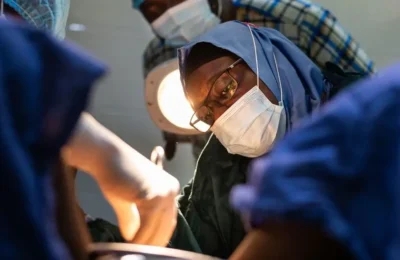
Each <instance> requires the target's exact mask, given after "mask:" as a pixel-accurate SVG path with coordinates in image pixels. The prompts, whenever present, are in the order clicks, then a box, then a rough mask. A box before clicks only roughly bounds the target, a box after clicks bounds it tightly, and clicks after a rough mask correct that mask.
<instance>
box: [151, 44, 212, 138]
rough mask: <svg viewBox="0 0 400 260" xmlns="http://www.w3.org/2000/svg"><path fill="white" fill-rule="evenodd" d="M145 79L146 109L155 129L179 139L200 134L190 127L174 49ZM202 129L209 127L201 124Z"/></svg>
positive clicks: (188, 113)
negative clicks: (176, 136) (182, 136)
mask: <svg viewBox="0 0 400 260" xmlns="http://www.w3.org/2000/svg"><path fill="white" fill-rule="evenodd" d="M150 46H151V45H150ZM171 48H172V47H171ZM172 49H174V48H172ZM147 51H149V50H147ZM145 56H147V55H146V53H145ZM145 74H146V73H145ZM145 78H146V80H145V81H146V83H145V84H146V88H145V96H146V103H147V109H148V111H149V114H150V117H151V118H152V120H153V121H154V123H155V124H156V125H157V127H158V128H160V129H161V130H163V131H166V132H168V133H174V134H179V135H199V134H203V133H201V132H199V131H197V130H196V129H194V128H193V127H192V126H191V125H190V119H191V117H192V115H193V114H194V111H193V109H192V107H191V106H190V103H189V102H188V100H187V99H186V97H185V93H184V90H183V87H182V84H181V80H180V74H179V68H178V59H177V57H176V49H174V54H172V53H171V55H169V56H168V55H167V56H165V58H164V59H160V60H158V62H156V64H154V66H152V68H151V69H149V71H148V72H147V74H146V76H145ZM204 128H205V129H208V128H209V127H207V125H205V124H204ZM200 130H201V129H200Z"/></svg>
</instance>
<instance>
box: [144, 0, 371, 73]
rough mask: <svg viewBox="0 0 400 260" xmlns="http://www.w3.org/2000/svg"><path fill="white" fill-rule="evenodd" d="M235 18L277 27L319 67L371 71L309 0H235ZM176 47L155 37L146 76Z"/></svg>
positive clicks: (360, 52)
mask: <svg viewBox="0 0 400 260" xmlns="http://www.w3.org/2000/svg"><path fill="white" fill-rule="evenodd" d="M233 3H234V5H235V6H237V7H238V9H237V14H236V20H239V21H243V22H249V23H252V24H255V25H257V26H264V27H269V28H274V29H276V30H278V31H280V32H281V33H282V34H283V35H285V36H286V37H288V38H289V39H290V40H291V41H293V42H294V43H295V44H296V45H297V46H298V47H299V48H300V49H301V50H303V51H304V52H305V53H306V54H307V56H308V57H310V58H311V59H312V60H313V61H314V63H316V64H317V65H318V66H319V67H320V68H324V67H325V63H326V62H328V61H331V62H333V63H335V64H338V65H340V66H341V67H342V68H343V69H345V70H350V71H355V72H361V73H371V72H373V71H374V63H373V61H372V60H370V59H369V58H368V56H367V54H366V53H365V52H364V50H363V49H361V48H360V45H359V44H358V43H357V42H356V41H355V40H354V39H353V37H352V36H351V35H350V34H349V33H347V32H346V31H345V30H344V29H343V27H342V26H341V25H340V24H339V23H338V22H337V19H336V18H335V16H334V15H333V14H332V13H330V12H329V11H328V10H326V9H324V8H323V7H321V6H319V5H317V4H313V3H311V2H309V1H307V0H233ZM176 56H177V52H176V47H170V46H167V45H165V44H164V42H163V40H161V39H159V38H154V39H153V40H152V41H151V42H150V43H149V45H148V46H147V48H146V50H145V53H144V55H143V69H144V70H143V73H144V77H146V76H147V74H148V73H149V72H150V71H151V70H152V69H153V68H154V67H156V66H157V65H159V64H161V63H163V62H165V61H167V60H170V59H173V58H176Z"/></svg>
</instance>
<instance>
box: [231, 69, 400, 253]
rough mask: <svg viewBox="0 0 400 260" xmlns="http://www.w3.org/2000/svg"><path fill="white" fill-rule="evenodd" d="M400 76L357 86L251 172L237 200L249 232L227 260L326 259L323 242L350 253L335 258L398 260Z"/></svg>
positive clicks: (388, 73) (393, 72) (389, 74)
mask: <svg viewBox="0 0 400 260" xmlns="http://www.w3.org/2000/svg"><path fill="white" fill-rule="evenodd" d="M399 72H400V63H397V64H395V65H393V66H390V67H388V68H386V69H384V70H381V71H380V72H379V73H378V74H377V75H376V76H375V77H372V78H370V79H368V80H363V81H361V82H359V83H357V84H356V85H355V86H353V87H351V88H350V89H349V90H348V91H345V92H344V93H343V94H341V95H339V96H338V97H337V98H336V99H335V100H334V101H332V102H331V103H330V104H328V105H326V106H325V107H323V108H322V109H321V111H320V112H319V113H318V114H317V115H315V117H312V118H310V119H307V120H306V121H304V122H302V124H301V126H300V127H299V128H298V129H295V130H293V131H292V132H291V133H290V134H288V135H287V136H286V137H285V139H284V140H282V142H280V143H279V144H277V145H276V146H275V147H274V149H273V150H272V151H271V153H270V154H269V155H268V156H265V157H262V158H260V159H258V160H256V161H255V162H254V163H253V164H252V167H251V170H250V172H249V173H248V174H249V178H248V181H247V183H246V184H244V185H238V186H236V187H235V188H234V189H233V190H232V193H231V202H232V205H233V207H234V208H235V209H236V210H238V211H239V212H240V213H241V215H242V216H243V219H244V220H245V222H246V223H247V224H248V226H249V230H250V232H249V234H248V235H247V237H246V239H245V241H243V243H242V244H241V245H240V246H239V248H238V249H237V251H236V252H235V253H234V254H233V256H232V257H231V258H230V259H232V260H236V259H327V256H328V255H326V253H325V252H323V251H322V250H320V249H319V248H318V246H316V245H315V244H312V241H318V240H320V241H321V240H322V241H324V244H325V246H329V244H330V245H331V246H330V247H333V246H334V244H335V243H336V246H337V245H340V247H341V251H342V252H346V251H347V252H349V253H351V257H352V258H349V257H347V258H342V257H338V258H336V259H359V260H370V259H385V260H394V259H400V244H399V240H398V238H399V236H400V229H399V221H398V220H399V218H400V216H399V212H400V195H399V189H398V184H399V180H400V161H399V159H400V100H399V98H398V97H399V96H400V76H399ZM376 97H379V98H378V99H377V98H376ZM298 244H301V245H302V246H303V248H302V250H298V249H300V248H298V249H294V247H293V245H298ZM319 244H321V243H318V245H319ZM338 249H339V248H338ZM338 252H339V251H338Z"/></svg>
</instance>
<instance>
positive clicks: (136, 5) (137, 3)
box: [132, 0, 144, 9]
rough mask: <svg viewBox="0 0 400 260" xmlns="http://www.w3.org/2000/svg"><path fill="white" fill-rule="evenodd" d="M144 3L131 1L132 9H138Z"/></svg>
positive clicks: (142, 0) (141, 0)
mask: <svg viewBox="0 0 400 260" xmlns="http://www.w3.org/2000/svg"><path fill="white" fill-rule="evenodd" d="M143 2H144V0H132V6H133V8H134V9H139V7H140V5H141V4H142V3H143Z"/></svg>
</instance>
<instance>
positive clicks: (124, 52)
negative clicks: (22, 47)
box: [67, 0, 400, 222]
mask: <svg viewBox="0 0 400 260" xmlns="http://www.w3.org/2000/svg"><path fill="white" fill-rule="evenodd" d="M317 2H319V3H321V4H323V5H324V6H325V7H327V8H329V9H330V10H332V12H333V13H334V14H336V16H337V17H338V18H339V20H340V22H341V24H342V25H344V26H345V27H346V28H347V29H348V30H350V31H351V32H352V33H353V36H354V37H355V38H356V39H357V40H358V41H359V42H361V43H362V46H363V48H364V49H365V50H366V51H367V53H368V54H369V55H370V57H372V58H373V59H374V60H375V61H376V63H377V65H378V66H380V67H381V66H384V65H387V64H390V63H392V62H393V61H395V60H398V59H400V48H399V46H400V29H399V28H400V27H399V24H400V14H399V10H400V2H399V1H398V0H380V1H376V0H334V1H333V0H320V1H317ZM69 22H70V23H82V24H84V25H86V26H87V31H85V32H69V33H68V35H67V37H68V38H69V39H70V40H73V41H76V42H77V43H79V44H80V45H82V46H84V47H85V48H86V49H88V50H90V51H91V52H92V53H94V54H95V55H96V56H98V57H99V58H101V59H102V60H104V61H106V62H107V63H108V64H109V66H110V69H111V73H110V74H109V76H108V77H107V78H106V79H105V80H104V81H103V82H101V84H100V85H99V86H98V88H97V90H96V92H95V95H94V96H93V101H92V106H91V111H92V113H93V115H94V116H95V117H96V118H97V119H98V120H99V121H100V122H101V123H103V124H104V125H105V126H107V127H108V128H110V129H111V130H112V131H114V132H115V133H116V134H117V135H119V136H120V137H121V138H122V139H124V140H125V141H126V142H128V143H129V144H130V145H132V146H133V147H134V148H135V149H137V150H138V151H140V152H141V153H143V154H144V155H146V156H149V154H150V152H151V150H152V148H153V147H154V146H155V145H159V144H161V143H162V137H161V134H160V131H159V130H158V129H157V128H156V127H155V125H154V124H153V122H152V121H151V120H150V118H149V116H148V114H147V110H146V107H145V102H144V98H143V95H144V94H143V93H144V92H143V89H144V83H143V78H142V68H141V59H142V52H143V50H144V48H145V46H146V44H147V42H148V41H149V40H150V39H151V38H152V33H151V30H150V28H149V26H148V25H147V23H146V22H145V21H144V20H143V18H142V16H141V14H140V13H139V12H137V11H135V10H133V9H132V8H131V0H115V1H110V0H71V14H70V18H69ZM193 168H194V162H193V158H192V156H191V150H190V147H189V146H183V147H182V146H179V147H178V153H177V155H176V157H175V159H174V161H172V162H170V163H168V164H167V166H166V169H167V170H168V171H169V172H170V173H171V174H174V175H175V176H176V177H177V178H178V179H179V180H180V181H181V183H182V184H184V183H186V182H187V181H188V180H189V179H190V178H191V176H192V175H193ZM78 197H79V199H80V202H81V204H82V206H83V208H84V209H85V210H86V211H87V212H88V213H89V214H91V215H92V216H96V217H102V218H105V219H108V220H111V221H113V222H114V221H115V217H114V214H113V213H112V211H111V209H110V207H109V206H108V205H107V203H106V202H105V200H104V199H103V198H102V196H101V194H100V192H99V190H98V188H97V186H96V184H95V183H94V182H93V181H92V180H91V179H90V178H89V177H87V176H86V175H85V174H80V175H79V176H78Z"/></svg>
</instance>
